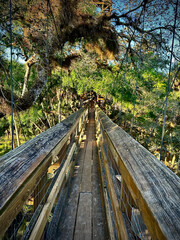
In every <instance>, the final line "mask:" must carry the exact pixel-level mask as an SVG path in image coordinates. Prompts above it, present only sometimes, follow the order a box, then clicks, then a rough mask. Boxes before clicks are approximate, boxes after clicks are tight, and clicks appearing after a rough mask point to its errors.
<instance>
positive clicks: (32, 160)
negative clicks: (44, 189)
mask: <svg viewBox="0 0 180 240" xmlns="http://www.w3.org/2000/svg"><path fill="white" fill-rule="evenodd" d="M83 114H84V109H80V110H79V111H78V112H76V113H74V114H72V115H71V116H70V117H68V118H67V119H65V120H64V121H62V122H61V123H59V124H57V125H56V126H54V127H52V128H50V129H48V130H47V131H45V132H43V133H41V134H39V135H38V136H36V137H35V138H33V139H31V140H29V141H28V142H26V143H24V144H23V145H21V146H20V147H18V148H16V149H14V150H13V151H11V152H9V153H7V154H5V155H4V156H3V157H1V158H0V214H1V215H0V235H1V234H2V233H3V232H4V230H5V228H7V227H8V225H9V224H10V221H11V220H13V217H15V216H16V214H17V213H18V211H19V210H20V209H21V206H22V204H23V202H24V201H25V200H26V198H27V197H28V195H29V194H30V193H31V191H32V187H33V185H34V184H35V183H36V182H37V180H38V178H39V177H40V176H41V174H43V172H42V170H41V167H42V166H44V167H43V168H42V169H45V168H46V169H47V168H48V166H49V165H50V163H51V160H52V158H53V157H54V156H56V155H57V154H58V153H59V152H60V150H61V148H62V147H63V145H64V144H65V142H66V141H67V139H68V137H69V135H70V134H71V132H72V131H73V130H74V129H75V127H76V126H77V124H78V122H79V119H80V117H81V116H82V115H83ZM43 164H44V165H43ZM37 169H39V170H38V171H37ZM25 186H26V188H25ZM24 188H25V189H24ZM8 208H9V209H8ZM7 215H8V216H7ZM6 221H7V222H6Z"/></svg>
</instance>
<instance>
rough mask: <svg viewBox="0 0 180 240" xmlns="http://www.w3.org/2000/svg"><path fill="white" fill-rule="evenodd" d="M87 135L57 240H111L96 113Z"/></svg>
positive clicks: (88, 124)
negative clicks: (101, 180) (102, 192)
mask: <svg viewBox="0 0 180 240" xmlns="http://www.w3.org/2000/svg"><path fill="white" fill-rule="evenodd" d="M85 134H86V140H85V142H84V146H83V143H82V144H81V149H80V151H79V153H78V156H77V162H76V166H75V169H76V171H75V173H74V176H73V178H72V182H71V186H70V189H69V194H68V197H67V200H66V202H65V204H64V208H63V210H62V214H61V218H60V220H59V222H58V224H57V225H58V227H57V229H54V231H55V232H56V234H55V239H58V240H60V239H63V240H81V239H87V240H88V239H89V240H90V239H94V240H95V239H96V240H103V239H104V240H107V239H108V231H107V229H106V227H107V226H106V224H105V216H104V215H103V212H104V210H103V209H102V202H101V196H100V184H99V177H98V169H97V149H96V147H97V146H96V144H95V120H94V111H92V112H91V113H90V114H89V121H88V123H87V129H86V131H85ZM50 239H51V238H50Z"/></svg>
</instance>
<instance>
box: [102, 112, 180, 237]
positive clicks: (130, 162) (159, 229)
mask: <svg viewBox="0 0 180 240" xmlns="http://www.w3.org/2000/svg"><path fill="white" fill-rule="evenodd" d="M97 117H98V120H99V121H100V123H101V128H102V129H103V132H104V134H105V135H106V138H107V141H108V145H109V147H110V149H111V151H112V152H113V155H114V158H115V161H116V163H117V166H118V169H119V171H120V173H121V176H122V178H123V179H124V181H125V182H126V184H127V186H128V189H129V191H130V193H131V195H132V197H133V200H134V202H135V204H136V206H138V208H139V210H140V212H141V214H142V217H143V220H144V222H145V224H146V226H147V227H148V229H149V231H150V233H151V235H152V237H153V239H169V240H172V239H174V240H177V239H180V179H179V177H178V176H176V175H175V174H174V173H173V172H172V171H171V170H170V169H168V168H167V167H166V166H165V165H164V164H163V163H162V162H160V161H159V160H158V159H156V158H155V157H154V156H153V155H152V154H151V153H150V152H149V151H148V150H147V149H145V148H144V147H143V146H142V145H141V144H139V143H138V142H137V141H136V140H134V139H133V138H132V137H131V136H130V135H129V134H127V133H126V132H125V131H124V130H122V129H121V128H120V127H119V126H117V125H116V124H115V123H113V122H112V121H111V120H110V119H109V118H108V117H107V116H106V114H104V113H103V111H102V110H101V109H99V108H97Z"/></svg>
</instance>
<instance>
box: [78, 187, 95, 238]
mask: <svg viewBox="0 0 180 240" xmlns="http://www.w3.org/2000/svg"><path fill="white" fill-rule="evenodd" d="M84 239H86V240H91V239H92V193H90V192H86V193H85V192H83V193H80V197H79V205H78V212H77V219H76V227H75V233H74V240H84Z"/></svg>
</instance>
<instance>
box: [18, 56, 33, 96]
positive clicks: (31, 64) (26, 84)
mask: <svg viewBox="0 0 180 240" xmlns="http://www.w3.org/2000/svg"><path fill="white" fill-rule="evenodd" d="M35 62H36V57H35V55H34V56H32V57H31V58H30V59H28V61H27V62H26V72H25V76H24V85H23V90H22V95H21V97H23V96H24V94H25V93H26V92H27V91H28V87H27V86H28V81H29V76H30V72H31V67H32V66H33V65H34V64H35Z"/></svg>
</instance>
